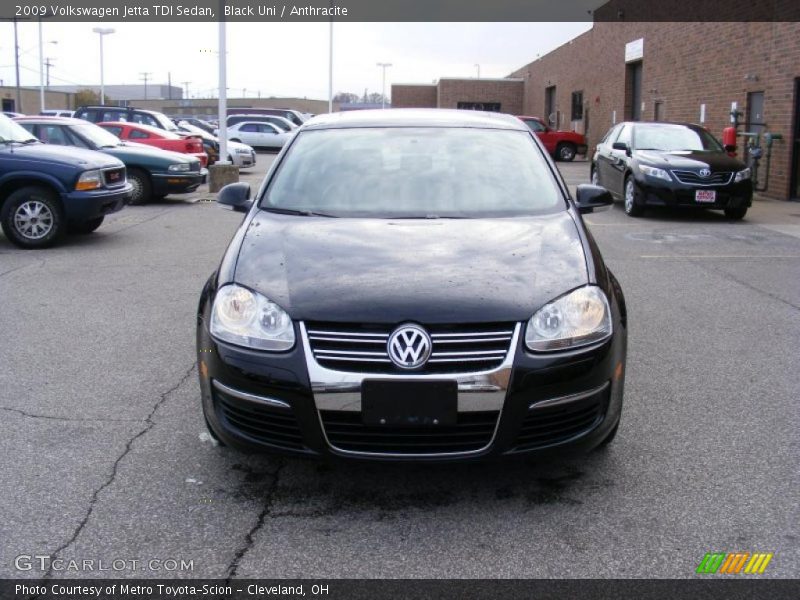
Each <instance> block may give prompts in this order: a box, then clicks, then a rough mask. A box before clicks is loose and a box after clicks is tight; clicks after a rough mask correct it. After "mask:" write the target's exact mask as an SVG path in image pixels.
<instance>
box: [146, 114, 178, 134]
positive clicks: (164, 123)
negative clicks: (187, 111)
mask: <svg viewBox="0 0 800 600" xmlns="http://www.w3.org/2000/svg"><path fill="white" fill-rule="evenodd" d="M152 116H153V118H154V119H155V120H156V121H158V123H159V124H160V125H161V127H163V128H164V129H166V130H167V131H178V126H177V125H175V123H173V122H172V121H170V120H169V117H167V115H165V114H163V113H158V112H157V113H152Z"/></svg>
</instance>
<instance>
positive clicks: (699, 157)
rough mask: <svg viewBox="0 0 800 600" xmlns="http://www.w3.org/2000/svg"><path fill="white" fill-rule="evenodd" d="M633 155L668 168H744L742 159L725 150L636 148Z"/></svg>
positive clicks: (719, 169) (722, 169)
mask: <svg viewBox="0 0 800 600" xmlns="http://www.w3.org/2000/svg"><path fill="white" fill-rule="evenodd" d="M634 156H635V157H636V158H637V159H639V160H641V161H643V162H646V163H647V164H652V165H654V166H666V167H668V168H670V169H694V170H696V169H702V168H703V167H708V168H710V169H711V170H712V171H739V170H741V169H744V163H742V161H740V160H738V159H736V158H733V157H732V156H729V155H728V153H727V152H695V151H691V150H676V151H673V152H659V151H656V150H637V151H636V152H635V154H634Z"/></svg>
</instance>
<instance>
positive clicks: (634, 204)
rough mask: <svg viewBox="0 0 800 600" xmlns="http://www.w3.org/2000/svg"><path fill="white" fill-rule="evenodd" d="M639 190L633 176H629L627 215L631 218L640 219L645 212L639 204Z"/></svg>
mask: <svg viewBox="0 0 800 600" xmlns="http://www.w3.org/2000/svg"><path fill="white" fill-rule="evenodd" d="M638 201H639V190H638V189H637V188H636V182H635V181H634V180H633V175H628V177H627V178H625V214H626V215H628V216H629V217H640V216H642V213H643V212H644V208H642V205H641V204H639V202H638Z"/></svg>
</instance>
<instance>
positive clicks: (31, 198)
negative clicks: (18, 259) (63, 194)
mask: <svg viewBox="0 0 800 600" xmlns="http://www.w3.org/2000/svg"><path fill="white" fill-rule="evenodd" d="M0 224H2V227H3V232H4V233H5V234H6V237H8V239H9V240H10V241H11V242H12V243H13V244H15V245H17V246H19V247H20V248H26V249H33V248H46V247H47V246H51V245H53V244H54V243H55V242H56V241H57V240H58V239H59V238H60V237H61V236H62V235H63V234H64V230H65V223H64V215H63V214H62V211H61V204H60V203H59V201H58V198H57V196H56V194H55V193H54V192H53V191H52V190H49V189H47V188H45V187H40V186H33V185H31V186H25V187H22V188H20V189H18V190H17V191H15V192H12V193H11V195H9V196H8V198H7V199H6V201H5V203H4V204H3V208H2V210H1V211H0Z"/></svg>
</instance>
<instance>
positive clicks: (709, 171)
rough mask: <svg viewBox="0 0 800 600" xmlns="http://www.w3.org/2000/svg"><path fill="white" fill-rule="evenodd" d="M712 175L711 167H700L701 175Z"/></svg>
mask: <svg viewBox="0 0 800 600" xmlns="http://www.w3.org/2000/svg"><path fill="white" fill-rule="evenodd" d="M710 176H711V169H708V168H706V167H703V168H702V169H700V177H710Z"/></svg>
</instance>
